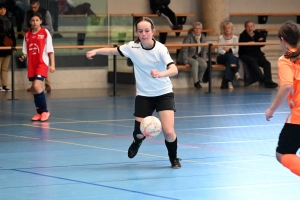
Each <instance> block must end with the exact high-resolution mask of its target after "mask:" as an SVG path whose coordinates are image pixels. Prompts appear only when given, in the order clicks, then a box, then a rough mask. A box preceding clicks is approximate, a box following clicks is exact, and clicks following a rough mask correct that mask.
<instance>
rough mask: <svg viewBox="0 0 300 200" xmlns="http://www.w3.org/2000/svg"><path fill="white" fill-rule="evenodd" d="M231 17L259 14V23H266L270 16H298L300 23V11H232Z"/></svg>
mask: <svg viewBox="0 0 300 200" xmlns="http://www.w3.org/2000/svg"><path fill="white" fill-rule="evenodd" d="M229 16H230V17H249V16H257V17H258V23H259V24H265V23H267V21H268V17H269V16H270V17H271V16H272V17H296V18H297V23H298V24H299V23H300V13H230V14H229Z"/></svg>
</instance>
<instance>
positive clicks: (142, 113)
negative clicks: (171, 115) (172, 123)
mask: <svg viewBox="0 0 300 200" xmlns="http://www.w3.org/2000/svg"><path fill="white" fill-rule="evenodd" d="M134 107H135V109H134V116H136V117H141V118H145V117H147V116H151V115H152V114H153V112H154V110H156V112H159V111H163V110H173V111H174V112H176V109H175V101H174V93H167V94H164V95H161V96H157V97H145V96H136V97H135V106H134Z"/></svg>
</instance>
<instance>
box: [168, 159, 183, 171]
mask: <svg viewBox="0 0 300 200" xmlns="http://www.w3.org/2000/svg"><path fill="white" fill-rule="evenodd" d="M180 160H181V159H180V158H175V159H171V158H170V162H171V168H173V169H179V168H181V164H180Z"/></svg>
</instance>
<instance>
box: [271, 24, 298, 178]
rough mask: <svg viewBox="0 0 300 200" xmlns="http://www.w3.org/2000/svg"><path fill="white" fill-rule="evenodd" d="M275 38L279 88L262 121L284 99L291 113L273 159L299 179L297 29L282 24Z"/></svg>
mask: <svg viewBox="0 0 300 200" xmlns="http://www.w3.org/2000/svg"><path fill="white" fill-rule="evenodd" d="M278 37H279V40H280V47H281V49H282V51H283V52H284V55H283V56H281V57H280V58H279V60H278V77H279V81H280V88H279V90H278V93H277V96H276V98H275V100H274V102H273V104H272V105H271V107H270V108H269V109H268V110H267V111H266V119H267V120H268V121H269V120H270V118H271V117H273V114H274V112H275V110H276V109H277V108H278V107H279V106H280V105H281V104H282V103H283V102H284V101H285V100H286V99H288V104H289V106H290V108H291V113H290V114H289V116H288V117H287V119H286V121H285V124H284V126H283V128H282V130H281V133H280V135H279V141H278V146H277V149H276V158H277V160H278V161H279V162H280V163H281V164H282V165H283V166H284V167H286V168H288V169H289V170H291V172H293V173H294V174H296V175H298V176H300V157H298V156H297V155H296V153H297V151H298V149H299V148H300V29H299V27H298V25H297V24H295V23H293V22H286V23H284V24H283V25H282V26H281V27H280V29H279V31H278Z"/></svg>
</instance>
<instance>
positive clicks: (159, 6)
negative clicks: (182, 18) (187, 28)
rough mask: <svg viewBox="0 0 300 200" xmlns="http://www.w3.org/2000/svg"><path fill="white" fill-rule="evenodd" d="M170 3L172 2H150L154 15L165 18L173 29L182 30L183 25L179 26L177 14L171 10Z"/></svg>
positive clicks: (155, 0)
mask: <svg viewBox="0 0 300 200" xmlns="http://www.w3.org/2000/svg"><path fill="white" fill-rule="evenodd" d="M170 2H171V0H150V8H151V10H152V13H153V14H158V15H159V16H161V17H163V18H165V19H166V20H167V22H168V24H169V26H170V27H171V29H173V30H182V25H179V24H178V22H177V18H176V15H175V13H174V12H173V11H172V10H171V9H170V8H169V4H170ZM177 35H179V34H177Z"/></svg>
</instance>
